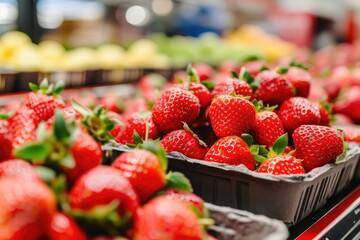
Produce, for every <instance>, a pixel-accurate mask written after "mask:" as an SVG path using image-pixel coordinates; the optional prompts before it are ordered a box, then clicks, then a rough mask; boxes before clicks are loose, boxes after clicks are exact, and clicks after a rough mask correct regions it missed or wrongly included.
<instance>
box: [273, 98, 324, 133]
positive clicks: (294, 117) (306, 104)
mask: <svg viewBox="0 0 360 240" xmlns="http://www.w3.org/2000/svg"><path fill="white" fill-rule="evenodd" d="M278 115H279V117H280V119H281V122H282V124H283V126H284V129H285V131H286V132H290V133H292V132H293V131H294V130H295V129H296V128H298V127H299V126H301V125H303V124H314V125H317V124H319V123H320V120H321V116H320V111H319V108H318V107H317V106H316V105H314V103H312V102H311V101H309V100H307V99H306V98H303V97H292V98H289V99H287V100H286V101H285V102H283V104H282V105H281V107H280V109H279V111H278Z"/></svg>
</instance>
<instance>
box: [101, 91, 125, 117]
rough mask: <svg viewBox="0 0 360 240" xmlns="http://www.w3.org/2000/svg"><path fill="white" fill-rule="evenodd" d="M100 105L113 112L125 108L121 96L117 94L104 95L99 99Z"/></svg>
mask: <svg viewBox="0 0 360 240" xmlns="http://www.w3.org/2000/svg"><path fill="white" fill-rule="evenodd" d="M100 105H101V106H103V107H104V108H105V109H107V110H108V111H111V112H115V113H122V112H123V111H124V108H125V106H124V105H125V104H124V101H123V99H122V98H120V97H117V96H111V95H110V96H109V95H106V96H104V97H103V98H101V99H100Z"/></svg>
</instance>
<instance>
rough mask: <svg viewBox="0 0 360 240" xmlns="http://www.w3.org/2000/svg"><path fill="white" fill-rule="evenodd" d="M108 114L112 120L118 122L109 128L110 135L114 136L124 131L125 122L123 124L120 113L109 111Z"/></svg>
mask: <svg viewBox="0 0 360 240" xmlns="http://www.w3.org/2000/svg"><path fill="white" fill-rule="evenodd" d="M109 116H110V118H111V119H112V120H116V121H117V122H118V123H119V124H117V125H115V126H114V128H113V129H112V130H111V132H110V133H111V135H112V136H113V137H114V138H116V137H117V136H118V135H119V133H120V132H122V131H125V128H126V127H125V124H124V122H125V121H124V119H123V118H122V116H121V115H119V114H117V113H114V112H109Z"/></svg>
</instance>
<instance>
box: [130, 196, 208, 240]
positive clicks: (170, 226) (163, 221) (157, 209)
mask: <svg viewBox="0 0 360 240" xmlns="http://www.w3.org/2000/svg"><path fill="white" fill-rule="evenodd" d="M134 228H135V235H134V238H133V239H134V240H143V239H146V240H170V239H187V240H201V239H204V237H205V231H204V230H203V229H202V227H201V225H200V224H199V222H198V217H197V216H196V214H195V213H194V212H192V211H191V209H190V208H189V207H188V206H187V205H186V204H185V203H183V202H181V201H179V200H170V199H168V198H167V197H166V196H160V197H157V198H155V199H153V200H151V201H150V202H148V203H147V204H145V205H144V206H143V207H142V208H140V209H139V210H138V211H137V213H136V219H135V227H134Z"/></svg>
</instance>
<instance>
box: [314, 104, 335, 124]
mask: <svg viewBox="0 0 360 240" xmlns="http://www.w3.org/2000/svg"><path fill="white" fill-rule="evenodd" d="M313 104H315V105H316V106H317V108H319V111H320V122H319V125H322V126H330V120H331V115H330V114H331V106H330V105H329V103H325V102H324V103H319V102H313Z"/></svg>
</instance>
